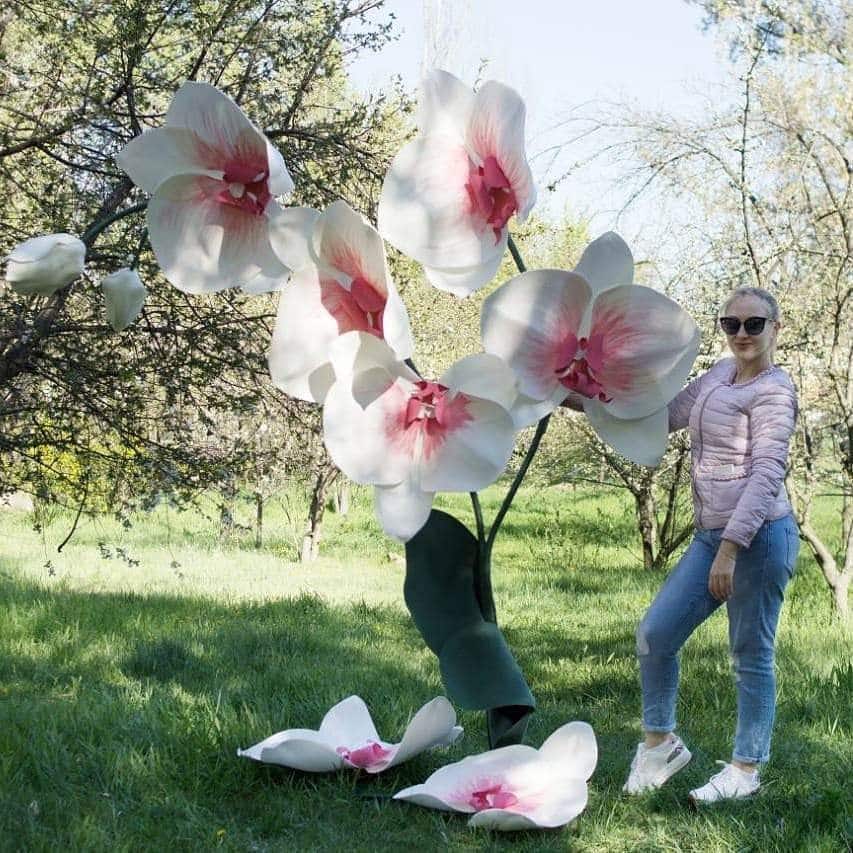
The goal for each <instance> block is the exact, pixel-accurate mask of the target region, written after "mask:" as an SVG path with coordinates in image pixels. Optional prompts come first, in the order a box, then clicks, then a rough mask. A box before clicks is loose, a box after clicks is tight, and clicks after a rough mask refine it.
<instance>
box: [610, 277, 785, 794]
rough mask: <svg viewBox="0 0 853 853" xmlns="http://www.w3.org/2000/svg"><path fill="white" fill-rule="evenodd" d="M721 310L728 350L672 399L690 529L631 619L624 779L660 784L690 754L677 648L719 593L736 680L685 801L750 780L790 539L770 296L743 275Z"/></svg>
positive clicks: (763, 728)
mask: <svg viewBox="0 0 853 853" xmlns="http://www.w3.org/2000/svg"><path fill="white" fill-rule="evenodd" d="M720 314H721V316H720V317H719V323H720V327H721V328H722V330H723V332H724V333H725V334H726V340H727V343H728V346H729V349H730V350H731V352H732V355H733V357H732V358H724V359H722V360H721V361H719V362H717V363H716V364H715V365H714V366H713V367H712V368H711V369H710V370H708V371H707V372H706V373H704V374H703V375H702V376H699V377H698V378H697V379H694V380H693V381H692V382H691V383H690V384H689V385H688V386H687V387H686V388H685V389H684V390H683V391H681V393H680V394H678V396H677V397H675V399H674V400H673V401H672V402H671V403H670V404H669V428H670V432H672V431H674V430H678V429H683V428H684V427H686V426H689V427H690V437H691V443H692V468H691V478H692V485H693V503H694V512H695V526H696V531H695V535H694V538H693V541H692V542H691V544H690V547H689V548H688V549H687V551H686V552H685V553H684V556H683V557H682V558H681V560H680V561H679V562H678V565H677V566H676V567H675V569H673V571H672V572H671V573H670V575H669V577H668V578H667V580H666V582H665V583H664V585H663V587H662V588H661V590H660V592H659V593H658V595H657V597H656V598H655V600H654V602H653V603H652V606H651V607H650V608H649V610H648V612H647V613H646V614H645V616H644V617H643V620H642V621H641V623H640V626H639V628H638V629H637V656H638V658H639V661H640V676H641V684H642V691H643V728H644V730H645V739H644V741H643V742H642V743H640V744H639V745H638V746H637V752H636V755H635V756H634V760H633V762H632V764H631V771H630V774H629V776H628V781H627V782H626V784H625V787H624V790H625V791H626V792H627V793H629V794H636V793H640V792H641V791H647V790H650V789H652V788H657V787H659V786H661V785H662V784H663V783H664V782H666V780H667V779H669V778H670V777H671V776H672V775H673V774H675V773H676V772H677V771H678V770H680V769H681V768H682V767H684V765H685V764H687V762H688V761H689V760H690V751H689V750H688V749H687V747H686V746H685V745H684V743H683V741H682V740H681V738H679V737H678V736H677V735H676V734H675V732H674V729H675V703H676V695H677V691H678V652H679V649H680V648H681V646H682V645H683V644H684V642H685V641H686V640H687V638H688V637H689V636H690V634H692V633H693V631H694V630H695V628H696V627H697V626H698V625H700V624H701V623H702V622H704V621H705V620H706V619H707V618H708V617H709V616H710V615H711V614H712V613H713V612H714V611H715V610H716V609H717V608H718V607H719V606H720V605H721V604H722V603H723V602H725V603H726V609H727V611H728V617H729V647H730V651H731V655H732V660H733V665H734V671H735V676H736V683H737V710H738V714H737V728H736V731H735V741H734V751H733V753H732V759H731V762H730V763H724V762H721V763H724V767H723V769H722V771H721V772H719V773H717V774H716V775H714V776H712V777H711V779H710V781H709V782H708V783H707V784H706V785H703V786H702V787H701V788H697V789H695V790H693V791H691V792H690V799H691V801H693V802H694V803H710V802H716V801H718V800H725V799H736V798H739V797H745V796H748V795H750V794H753V793H755V792H756V791H757V790H758V788H759V784H760V783H759V776H758V769H759V765H760V764H761V763H763V762H765V761H767V759H768V757H769V752H770V734H771V730H772V727H773V716H774V711H775V702H776V695H775V694H776V684H775V676H774V671H773V670H774V645H775V634H776V624H777V621H778V618H779V611H780V609H781V607H782V599H783V595H784V590H785V585H786V584H787V582H788V580H789V579H790V577H791V575H792V573H793V570H794V564H795V563H796V559H797V553H798V551H799V538H798V535H797V527H796V523H795V522H794V519H793V517H792V515H791V505H790V503H789V501H788V497H787V494H786V493H785V487H784V485H783V479H784V476H785V468H786V463H787V456H788V441H789V439H790V436H791V433H792V432H793V429H794V420H795V418H796V413H797V399H796V393H795V391H794V386H793V384H792V383H791V380H790V378H789V377H788V375H787V373H785V371H784V370H782V369H781V368H779V367H776V366H774V364H773V355H774V350H775V345H776V336H777V334H778V331H779V328H780V323H779V306H778V305H777V303H776V300H775V299H774V298H773V296H772V295H771V294H770V293H768V292H767V291H765V290H761V289H759V288H755V287H744V288H740V289H738V290H736V291H734V292H733V293H732V294H731V295H730V296H729V298H728V299H727V300H726V302H725V304H724V306H723V310H722V311H721V312H720Z"/></svg>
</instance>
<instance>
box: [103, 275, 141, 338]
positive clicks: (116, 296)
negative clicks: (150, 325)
mask: <svg viewBox="0 0 853 853" xmlns="http://www.w3.org/2000/svg"><path fill="white" fill-rule="evenodd" d="M101 287H102V288H103V291H104V302H105V304H106V309H107V322H108V323H109V324H110V325H111V326H112V327H113V329H114V330H115V331H116V332H120V331H122V329H126V328H127V327H128V326H129V325H130V324H131V323H132V322H133V321H134V320H135V319H136V318H137V317H138V316H139V312H140V311H141V310H142V306H143V305H144V304H145V297H146V296H147V295H148V291H147V290H146V289H145V285H143V284H142V281H141V279H140V278H139V273H137V272H136V270H131V269H128V268H127V267H125V268H124V269H120V270H116V272H114V273H110V274H109V275H108V276H106V277H105V278H104V280H103V281H102V282H101Z"/></svg>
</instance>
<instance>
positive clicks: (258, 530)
mask: <svg viewBox="0 0 853 853" xmlns="http://www.w3.org/2000/svg"><path fill="white" fill-rule="evenodd" d="M263 544H264V496H263V495H262V494H261V493H260V492H255V547H256V548H262V547H263Z"/></svg>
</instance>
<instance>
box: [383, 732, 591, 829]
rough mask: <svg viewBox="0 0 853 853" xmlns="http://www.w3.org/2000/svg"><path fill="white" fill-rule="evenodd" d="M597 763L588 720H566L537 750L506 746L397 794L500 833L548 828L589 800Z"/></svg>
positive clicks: (564, 820) (567, 819) (561, 822)
mask: <svg viewBox="0 0 853 853" xmlns="http://www.w3.org/2000/svg"><path fill="white" fill-rule="evenodd" d="M597 761H598V746H597V744H596V740H595V733H594V732H593V730H592V727H591V726H589V725H588V724H587V723H581V722H574V723H567V724H566V725H564V726H562V727H560V728H559V729H557V731H555V732H554V733H553V734H552V735H551V736H550V737H549V738H548V739H547V740H546V741H545V743H543V744H542V746H541V747H540V748H539V749H534V748H533V747H530V746H523V745H516V746H505V747H502V748H501V749H495V750H492V751H490V752H484V753H481V754H480V755H471V756H468V757H467V758H463V759H462V760H461V761H458V762H456V763H455V764H448V765H447V766H446V767H442V768H441V769H439V770H436V771H435V773H433V774H432V775H431V776H430V777H429V778H428V779H427V780H426V782H424V783H423V784H422V785H412V786H411V787H410V788H405V789H404V790H402V791H399V792H398V793H396V794H395V795H394V799H395V800H408V801H409V802H412V803H416V804H417V805H420V806H426V807H427V808H432V809H441V810H443V811H457V812H463V813H465V814H470V815H473V817H472V818H471V819H470V820H469V821H468V825H469V826H474V827H477V826H480V827H485V828H487V829H497V830H502V831H512V830H525V829H550V828H553V827H558V826H565V825H566V824H567V823H569V822H570V821H572V820H574V819H575V818H576V817H577V816H578V815H579V814H580V813H581V812H582V811H583V810H584V809H585V808H586V803H587V780H588V779H589V777H590V776H592V773H593V771H594V770H595V765H596V763H597Z"/></svg>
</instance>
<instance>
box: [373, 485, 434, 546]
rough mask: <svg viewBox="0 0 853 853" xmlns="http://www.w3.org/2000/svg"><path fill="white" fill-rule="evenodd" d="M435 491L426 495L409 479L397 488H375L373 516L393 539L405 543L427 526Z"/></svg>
mask: <svg viewBox="0 0 853 853" xmlns="http://www.w3.org/2000/svg"><path fill="white" fill-rule="evenodd" d="M434 498H435V492H426V491H423V490H422V489H421V488H419V487H418V485H417V483H415V482H414V481H413V480H412V479H410V478H409V477H406V479H404V480H403V481H402V482H400V483H398V484H397V485H396V486H376V488H375V489H374V490H373V500H374V504H375V507H376V517H377V518H378V519H379V523H380V524H381V525H382V529H383V530H384V531H385V533H386V534H387V535H388V536H390V537H391V538H392V539H397V540H398V541H399V542H408V541H409V540H410V539H411V538H412V537H413V536H414V535H415V534H416V533H417V532H418V531H419V530H420V529H421V528H422V527H423V526H424V525H425V524H426V523H427V519H428V518H429V514H430V511H431V510H432V502H433V499H434Z"/></svg>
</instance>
